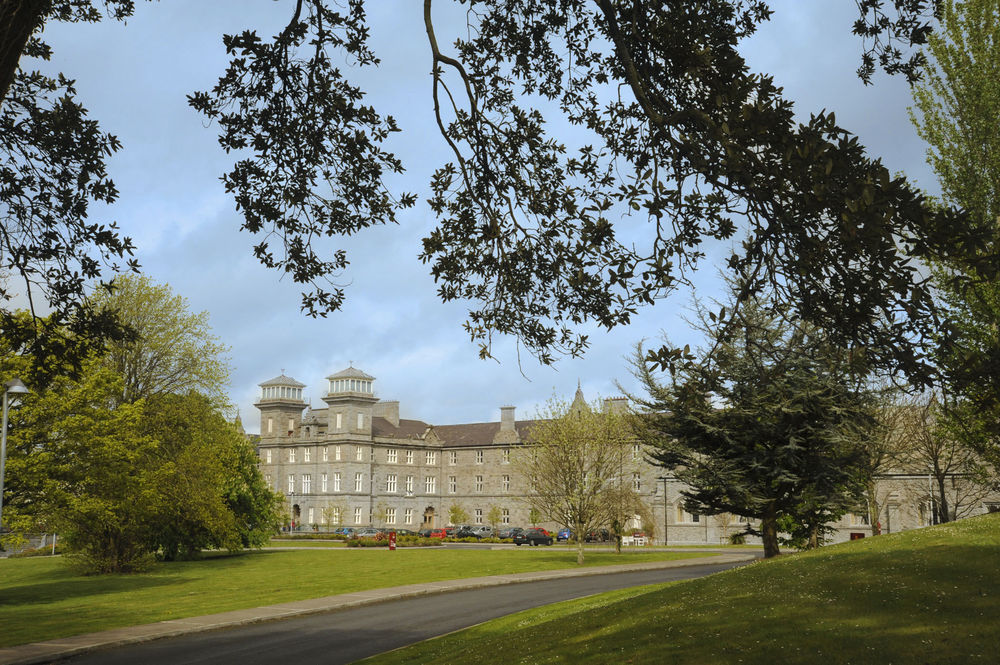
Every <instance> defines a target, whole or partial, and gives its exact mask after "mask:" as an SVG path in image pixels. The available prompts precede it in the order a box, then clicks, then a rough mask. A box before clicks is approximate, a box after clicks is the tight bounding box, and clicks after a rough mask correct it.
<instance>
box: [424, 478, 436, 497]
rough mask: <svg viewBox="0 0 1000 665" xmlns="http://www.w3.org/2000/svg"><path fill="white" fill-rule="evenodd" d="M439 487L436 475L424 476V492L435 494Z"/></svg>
mask: <svg viewBox="0 0 1000 665" xmlns="http://www.w3.org/2000/svg"><path fill="white" fill-rule="evenodd" d="M436 489H437V478H435V477H434V476H426V477H425V478H424V492H426V493H427V494H434V492H435V490H436Z"/></svg>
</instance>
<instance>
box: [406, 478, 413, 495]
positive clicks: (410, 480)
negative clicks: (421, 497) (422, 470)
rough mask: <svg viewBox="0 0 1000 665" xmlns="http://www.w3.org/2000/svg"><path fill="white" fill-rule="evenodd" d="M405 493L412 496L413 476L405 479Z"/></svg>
mask: <svg viewBox="0 0 1000 665" xmlns="http://www.w3.org/2000/svg"><path fill="white" fill-rule="evenodd" d="M406 493H407V494H413V476H407V477H406Z"/></svg>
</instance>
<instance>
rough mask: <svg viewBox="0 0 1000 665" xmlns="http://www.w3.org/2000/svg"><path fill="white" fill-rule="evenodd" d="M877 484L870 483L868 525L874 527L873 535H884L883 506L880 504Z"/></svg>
mask: <svg viewBox="0 0 1000 665" xmlns="http://www.w3.org/2000/svg"><path fill="white" fill-rule="evenodd" d="M876 492H877V490H876V488H875V483H868V524H870V525H871V527H872V535H873V536H880V535H882V522H881V516H882V506H881V505H880V504H879V502H878V497H877V494H876Z"/></svg>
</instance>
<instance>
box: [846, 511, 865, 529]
mask: <svg viewBox="0 0 1000 665" xmlns="http://www.w3.org/2000/svg"><path fill="white" fill-rule="evenodd" d="M850 520H851V526H868V515H862V514H859V513H851V514H850Z"/></svg>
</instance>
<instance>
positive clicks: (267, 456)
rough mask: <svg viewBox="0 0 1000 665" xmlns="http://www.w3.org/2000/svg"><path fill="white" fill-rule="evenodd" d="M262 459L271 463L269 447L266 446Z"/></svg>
mask: <svg viewBox="0 0 1000 665" xmlns="http://www.w3.org/2000/svg"><path fill="white" fill-rule="evenodd" d="M264 461H265V462H266V463H267V464H270V463H271V449H270V448H268V449H267V450H265V451H264Z"/></svg>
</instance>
